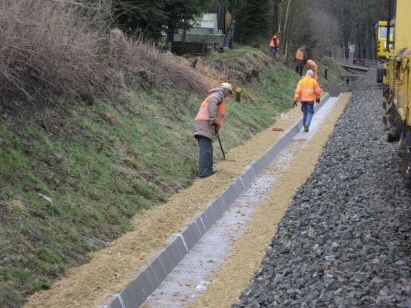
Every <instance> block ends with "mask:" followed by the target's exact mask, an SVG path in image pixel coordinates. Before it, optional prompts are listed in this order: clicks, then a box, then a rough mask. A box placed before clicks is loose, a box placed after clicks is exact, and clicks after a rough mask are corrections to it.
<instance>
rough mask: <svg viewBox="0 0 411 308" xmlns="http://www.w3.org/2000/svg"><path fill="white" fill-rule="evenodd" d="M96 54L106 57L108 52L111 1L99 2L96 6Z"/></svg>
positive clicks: (101, 0) (103, 0)
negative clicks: (97, 35) (97, 34)
mask: <svg viewBox="0 0 411 308" xmlns="http://www.w3.org/2000/svg"><path fill="white" fill-rule="evenodd" d="M97 18H98V21H97V24H98V33H99V38H98V53H99V54H101V55H105V56H108V55H109V52H110V18H111V0H100V3H99V6H98V16H97Z"/></svg>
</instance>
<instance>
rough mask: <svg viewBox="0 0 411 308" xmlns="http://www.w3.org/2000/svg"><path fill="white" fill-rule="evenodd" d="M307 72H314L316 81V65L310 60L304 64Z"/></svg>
mask: <svg viewBox="0 0 411 308" xmlns="http://www.w3.org/2000/svg"><path fill="white" fill-rule="evenodd" d="M305 67H306V68H307V70H312V71H313V72H314V78H315V79H317V80H318V65H317V64H316V63H315V62H314V61H313V60H311V59H309V60H307V63H306V64H305Z"/></svg>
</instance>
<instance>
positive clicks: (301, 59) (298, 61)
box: [294, 45, 307, 76]
mask: <svg viewBox="0 0 411 308" xmlns="http://www.w3.org/2000/svg"><path fill="white" fill-rule="evenodd" d="M306 48H307V47H306V46H305V45H303V46H301V47H300V48H298V50H297V52H296V53H295V57H294V63H295V65H296V67H295V71H296V72H297V74H300V76H303V66H304V64H305V63H306V62H307V57H306V52H305V49H306Z"/></svg>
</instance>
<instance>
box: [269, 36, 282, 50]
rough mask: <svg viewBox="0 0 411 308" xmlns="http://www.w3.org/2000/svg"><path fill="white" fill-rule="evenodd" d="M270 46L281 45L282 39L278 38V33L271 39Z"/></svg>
mask: <svg viewBox="0 0 411 308" xmlns="http://www.w3.org/2000/svg"><path fill="white" fill-rule="evenodd" d="M270 47H280V39H279V38H278V36H277V34H275V35H274V36H273V38H272V39H271V42H270Z"/></svg>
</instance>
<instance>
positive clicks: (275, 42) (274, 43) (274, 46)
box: [270, 32, 281, 58]
mask: <svg viewBox="0 0 411 308" xmlns="http://www.w3.org/2000/svg"><path fill="white" fill-rule="evenodd" d="M280 35H281V34H280V32H277V33H276V34H274V35H273V37H272V38H271V42H270V47H271V55H272V56H273V57H274V58H276V57H277V50H278V48H279V47H280V44H281V43H280Z"/></svg>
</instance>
